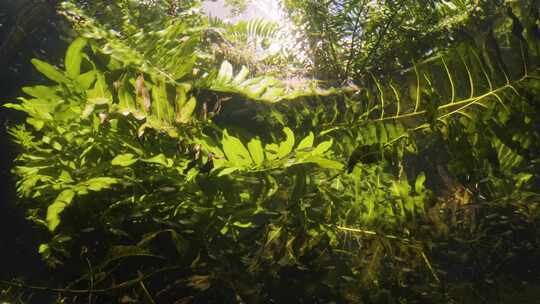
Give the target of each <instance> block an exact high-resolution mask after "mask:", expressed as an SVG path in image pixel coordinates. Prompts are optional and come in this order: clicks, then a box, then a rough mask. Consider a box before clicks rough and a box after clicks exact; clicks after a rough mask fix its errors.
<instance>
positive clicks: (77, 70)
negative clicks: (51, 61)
mask: <svg viewBox="0 0 540 304" xmlns="http://www.w3.org/2000/svg"><path fill="white" fill-rule="evenodd" d="M86 43H87V41H86V39H84V38H82V37H79V38H77V39H75V41H73V42H72V43H71V45H70V46H69V48H68V50H67V52H66V58H65V60H64V65H65V66H66V74H67V75H68V76H69V77H71V78H72V79H75V78H77V76H79V75H80V74H81V62H82V58H83V56H82V50H83V48H84V47H85V46H86Z"/></svg>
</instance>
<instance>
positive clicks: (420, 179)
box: [414, 172, 426, 194]
mask: <svg viewBox="0 0 540 304" xmlns="http://www.w3.org/2000/svg"><path fill="white" fill-rule="evenodd" d="M425 181H426V175H425V174H424V172H422V173H420V174H418V176H417V177H416V181H415V182H414V191H415V192H416V193H418V194H420V193H422V192H423V190H424V182H425Z"/></svg>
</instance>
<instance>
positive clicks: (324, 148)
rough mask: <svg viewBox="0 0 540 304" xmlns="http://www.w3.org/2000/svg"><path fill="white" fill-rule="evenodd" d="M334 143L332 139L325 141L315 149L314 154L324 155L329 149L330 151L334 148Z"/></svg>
mask: <svg viewBox="0 0 540 304" xmlns="http://www.w3.org/2000/svg"><path fill="white" fill-rule="evenodd" d="M332 142H333V140H332V139H330V140H327V141H323V142H322V143H320V144H319V145H317V147H316V148H315V150H313V152H312V153H313V154H314V155H317V154H324V152H326V151H328V149H330V148H331V147H332Z"/></svg>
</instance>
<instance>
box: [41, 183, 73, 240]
mask: <svg viewBox="0 0 540 304" xmlns="http://www.w3.org/2000/svg"><path fill="white" fill-rule="evenodd" d="M74 197H75V191H73V190H71V189H67V190H64V191H62V192H61V193H60V194H59V195H58V196H57V197H56V199H55V200H54V202H53V203H52V204H51V205H50V206H49V207H48V208H47V218H46V220H47V227H48V228H49V230H50V231H54V230H55V229H56V227H58V225H59V224H60V213H62V211H64V209H65V208H66V207H67V206H69V205H70V204H71V202H72V201H73V198H74Z"/></svg>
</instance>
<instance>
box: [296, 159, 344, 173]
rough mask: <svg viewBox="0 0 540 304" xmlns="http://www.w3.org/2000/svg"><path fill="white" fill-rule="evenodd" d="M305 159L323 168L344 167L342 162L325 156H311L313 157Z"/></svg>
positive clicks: (338, 168)
mask: <svg viewBox="0 0 540 304" xmlns="http://www.w3.org/2000/svg"><path fill="white" fill-rule="evenodd" d="M304 161H305V162H309V163H315V164H317V165H318V166H320V167H321V168H326V169H336V170H341V169H343V164H342V163H340V162H337V161H335V160H330V159H327V158H324V157H320V156H311V157H308V158H306V159H305V160H304Z"/></svg>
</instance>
